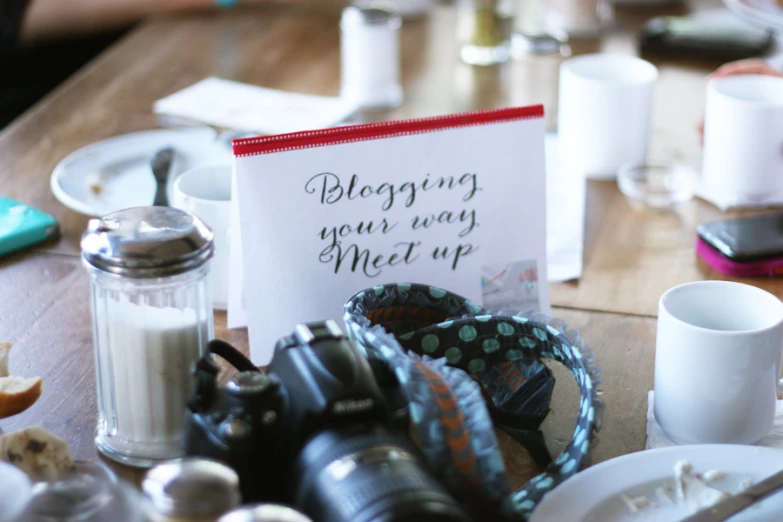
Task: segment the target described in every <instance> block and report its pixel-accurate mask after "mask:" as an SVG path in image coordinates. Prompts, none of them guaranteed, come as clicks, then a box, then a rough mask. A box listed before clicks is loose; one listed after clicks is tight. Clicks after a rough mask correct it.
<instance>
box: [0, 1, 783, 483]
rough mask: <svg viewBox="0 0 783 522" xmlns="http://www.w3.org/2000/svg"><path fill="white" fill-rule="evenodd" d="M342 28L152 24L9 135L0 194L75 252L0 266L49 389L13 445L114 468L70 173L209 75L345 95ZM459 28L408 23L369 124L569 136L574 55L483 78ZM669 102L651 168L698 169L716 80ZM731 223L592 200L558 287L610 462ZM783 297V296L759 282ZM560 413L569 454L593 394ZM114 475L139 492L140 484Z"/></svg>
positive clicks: (604, 47) (614, 199) (555, 415)
mask: <svg viewBox="0 0 783 522" xmlns="http://www.w3.org/2000/svg"><path fill="white" fill-rule="evenodd" d="M719 5H720V1H719V0H697V1H691V2H687V3H679V2H673V3H667V4H663V5H660V6H652V7H641V6H630V5H629V6H624V7H619V8H618V26H617V29H616V30H615V31H613V32H612V34H610V35H608V36H607V37H606V38H604V39H602V40H600V41H590V40H584V41H572V42H571V52H572V53H573V54H580V53H587V52H595V51H607V52H616V53H623V54H636V44H635V34H636V33H635V31H637V30H638V29H639V27H640V26H641V25H642V24H643V23H644V21H645V20H647V19H649V18H650V17H652V16H657V15H663V14H673V15H677V14H685V13H688V12H691V11H698V10H703V9H708V8H713V7H716V6H719ZM338 19H339V13H338V12H336V11H334V10H330V9H314V10H308V9H303V8H295V7H281V6H277V7H267V8H258V9H242V10H237V11H233V12H225V13H221V14H215V15H206V14H205V15H188V16H184V17H171V18H162V19H157V20H152V21H149V22H147V23H144V24H143V25H141V26H140V27H138V28H137V29H136V30H134V31H132V32H131V33H130V34H129V35H128V36H127V37H125V38H124V39H122V40H121V41H120V42H119V43H117V44H116V45H115V46H114V47H112V48H111V49H109V50H107V51H106V52H105V53H103V54H102V55H101V56H99V57H98V58H97V59H96V60H94V61H93V62H91V63H90V64H89V65H87V66H86V67H85V68H84V69H83V70H81V71H79V72H78V73H76V74H75V75H74V76H73V77H72V78H71V79H70V80H68V81H67V82H66V83H65V84H63V85H62V86H61V87H60V88H58V89H57V90H56V91H55V92H53V93H52V94H51V95H49V96H48V97H47V98H45V99H44V100H43V101H42V102H40V103H39V104H37V105H36V106H35V107H34V108H32V109H31V110H30V111H28V112H27V113H25V114H24V115H23V116H22V117H21V118H19V119H18V120H17V121H16V122H14V123H13V124H11V125H10V126H9V127H7V128H6V129H5V130H3V131H2V132H0V191H1V192H2V194H3V195H5V196H10V197H13V198H16V199H18V200H20V201H23V202H25V203H27V204H30V205H33V206H35V207H38V208H40V209H42V210H45V211H47V212H49V213H51V214H53V215H54V216H55V217H56V218H57V219H58V220H59V222H60V224H61V228H62V238H60V239H59V240H55V241H51V242H49V243H47V244H44V245H40V246H39V247H37V248H35V249H33V250H32V251H30V252H27V253H23V254H17V255H13V256H10V257H7V258H4V259H0V340H10V341H12V342H14V344H15V348H14V350H13V355H12V360H11V367H12V369H13V371H14V373H16V374H20V375H24V376H34V375H40V376H41V377H43V378H44V393H43V396H42V398H41V399H40V400H39V401H38V403H36V404H35V405H34V406H33V407H32V408H31V409H29V410H28V411H26V412H24V413H23V414H21V415H18V416H16V417H13V418H11V419H6V420H3V421H0V427H1V428H2V429H3V430H5V431H11V430H15V429H19V428H22V427H25V426H29V425H32V424H41V425H43V426H44V427H46V428H48V429H50V430H52V431H53V432H55V433H57V434H58V435H60V436H61V437H63V438H64V439H65V440H66V441H67V442H68V443H69V444H70V445H71V448H72V450H73V452H74V454H75V456H76V457H77V458H80V459H90V460H92V459H97V458H99V457H98V455H97V452H96V450H95V446H94V443H93V435H94V428H95V422H96V406H95V376H94V367H93V353H92V339H91V330H90V313H89V303H88V295H89V294H88V278H87V274H86V272H85V270H84V269H83V267H82V266H81V261H80V260H79V257H78V256H79V238H80V236H81V234H82V232H83V230H84V229H85V227H86V223H87V218H86V217H85V216H82V215H79V214H77V213H75V212H73V211H70V210H68V209H66V208H65V207H64V206H62V205H61V204H60V203H58V202H57V201H56V200H55V198H54V196H53V195H52V193H51V191H50V189H49V179H50V175H51V172H52V170H53V169H54V167H55V165H57V163H58V162H60V161H61V160H62V159H63V158H64V157H66V156H67V155H68V154H70V153H71V152H73V151H75V150H77V149H79V148H80V147H83V146H85V145H88V144H90V143H93V142H94V141H96V140H100V139H103V138H107V137H110V136H115V135H119V134H124V133H128V132H134V131H140V130H145V129H152V128H158V127H161V126H163V125H171V124H185V122H172V121H171V120H168V121H162V120H160V119H158V118H157V117H156V116H155V115H153V114H152V104H153V102H154V101H155V100H157V99H159V98H161V97H163V96H166V95H168V94H171V93H173V92H175V91H177V90H179V89H182V88H183V87H186V86H188V85H190V84H192V83H194V82H196V81H198V80H200V79H202V78H204V77H206V76H219V77H222V78H226V79H232V80H238V81H242V82H248V83H253V84H257V85H262V86H266V87H272V88H279V89H285V90H290V91H297V92H303V93H312V94H324V95H336V94H338V92H339V66H340V64H339V30H338ZM454 26H455V12H454V9H453V7H450V6H448V5H441V6H439V7H438V8H437V9H436V10H435V11H434V12H433V13H432V15H431V16H428V17H426V18H423V19H421V20H416V21H411V22H406V23H405V24H404V27H403V39H402V56H403V80H404V87H405V96H406V101H405V103H404V104H403V105H402V106H401V107H400V108H398V109H396V110H394V111H390V112H377V113H368V114H365V115H363V119H365V120H368V121H370V120H385V119H391V118H406V117H419V116H430V115H437V114H445V113H450V112H456V111H466V110H473V109H481V108H488V107H498V106H506V105H521V104H529V103H544V104H545V106H546V110H547V124H548V127H549V129H550V130H553V129H554V127H555V121H556V116H557V71H558V67H559V65H560V63H561V62H562V59H563V58H562V57H561V56H528V57H524V58H520V59H518V60H514V61H512V62H510V63H508V64H505V65H503V66H499V67H490V68H475V67H469V66H466V65H464V64H462V63H460V62H459V61H458V60H457V58H456V48H455V39H454ZM649 58H650V59H651V60H653V61H654V63H656V65H657V66H658V67H659V72H660V79H659V81H658V84H657V87H656V93H655V106H654V118H653V131H652V138H651V144H650V147H651V151H652V153H653V155H654V157H657V158H661V159H664V160H677V161H681V162H685V163H688V164H691V165H694V166H696V165H698V163H699V162H700V155H701V152H700V148H699V145H698V138H697V135H696V132H695V125H696V122H697V121H698V119H699V118H700V116H701V114H702V111H703V107H704V89H705V86H706V75H707V74H708V72H710V71H711V70H713V69H714V68H715V67H716V66H717V65H718V64H717V63H714V62H694V61H675V60H661V59H657V58H655V57H649ZM720 217H723V214H721V213H720V212H718V211H717V210H716V209H715V208H713V207H712V206H710V205H708V204H706V203H704V202H701V201H698V200H694V201H692V202H690V203H688V204H686V205H685V206H684V207H683V208H682V209H681V210H680V211H679V212H678V213H671V214H652V213H648V212H641V211H637V210H634V209H633V208H631V207H630V205H629V204H628V202H627V201H626V200H625V199H624V197H623V196H622V195H621V193H620V192H619V191H618V189H617V186H616V184H615V183H613V182H590V183H589V184H588V191H587V219H586V245H585V268H584V275H583V277H582V278H581V279H580V280H578V281H575V282H572V283H564V284H556V285H552V300H553V303H554V305H556V308H555V315H556V316H558V317H561V318H563V319H565V320H567V321H569V322H570V323H571V326H572V327H575V328H577V329H579V330H580V332H581V333H582V335H583V337H584V338H585V340H586V342H587V343H588V344H589V345H590V346H592V347H593V348H594V349H595V351H596V358H597V361H598V363H599V364H600V365H601V366H603V369H604V373H603V378H604V381H605V382H604V384H603V386H602V393H603V398H604V399H605V401H606V403H607V408H606V412H605V415H604V427H603V430H602V431H601V434H600V439H601V442H600V444H599V446H598V448H597V450H596V453H595V460H596V461H601V460H605V459H608V458H612V457H615V456H618V455H623V454H626V453H629V452H633V451H639V450H642V449H643V448H644V445H645V412H646V407H647V401H646V397H647V391H648V390H649V389H650V388H651V386H652V375H653V358H654V345H655V324H656V323H655V319H654V316H655V315H656V307H657V300H658V297H659V296H660V294H661V293H663V292H664V291H665V290H666V289H668V288H670V287H671V286H674V285H676V284H679V283H682V282H686V281H692V280H698V279H711V278H718V275H717V274H716V273H715V272H714V271H712V270H711V269H709V268H708V267H706V266H705V265H704V264H703V263H702V262H700V261H699V260H698V259H697V258H696V256H695V254H694V249H693V246H694V241H695V227H696V226H697V225H698V223H700V222H702V221H705V220H711V219H718V218H720ZM752 282H753V283H754V284H758V285H759V286H762V287H764V288H767V289H769V290H771V291H773V292H774V293H775V294H776V295H779V296H783V283H781V282H778V281H771V280H754V281H752ZM215 322H216V334H217V336H218V337H219V338H222V339H225V340H227V341H229V342H231V343H233V344H235V345H237V346H238V347H240V348H241V349H242V350H245V351H247V348H248V345H247V334H246V332H245V331H244V330H238V331H228V330H227V329H226V328H225V314H222V313H218V314H216V316H215ZM557 375H558V384H557V387H556V393H555V397H554V400H553V404H552V413H551V415H550V416H549V417H548V419H547V421H546V424H545V432H546V434H547V439H548V443H549V444H550V447H551V449H552V451H553V452H557V451H558V450H559V449H560V448H561V447H562V446H563V444H564V443H565V442H566V441H567V440H568V439H569V438H570V436H571V431H573V426H574V420H575V413H576V405H577V403H578V394H577V390H576V386H575V385H574V383H573V382H572V379H571V378H570V376H568V375H566V374H564V373H563V372H561V371H557ZM501 445H502V447H503V448H504V452H505V454H506V456H507V461H508V462H509V463H510V468H511V470H512V476H513V479H514V481H515V483H517V484H521V483H523V482H524V481H525V480H527V478H529V477H530V476H531V474H532V473H535V471H536V470H535V469H534V467H532V466H531V464H530V460H529V459H528V458H527V457H526V455H525V454H524V452H522V451H520V450H519V448H518V447H516V446H514V444H513V443H512V442H511V441H510V440H508V438H503V437H501ZM112 467H113V468H114V469H115V470H117V471H118V473H120V475H121V476H123V477H126V478H128V479H130V480H133V481H136V482H138V480H139V478H140V477H141V472H140V471H138V470H133V469H130V468H125V467H122V466H117V465H113V464H112Z"/></svg>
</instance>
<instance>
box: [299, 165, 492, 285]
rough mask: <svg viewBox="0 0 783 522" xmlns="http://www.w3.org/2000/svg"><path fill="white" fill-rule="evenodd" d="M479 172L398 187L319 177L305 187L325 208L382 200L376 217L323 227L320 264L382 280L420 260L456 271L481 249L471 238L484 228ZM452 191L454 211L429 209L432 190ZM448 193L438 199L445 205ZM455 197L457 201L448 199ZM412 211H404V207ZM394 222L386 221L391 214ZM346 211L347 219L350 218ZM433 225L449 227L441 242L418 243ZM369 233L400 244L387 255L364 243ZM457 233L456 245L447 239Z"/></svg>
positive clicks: (426, 178) (351, 178)
mask: <svg viewBox="0 0 783 522" xmlns="http://www.w3.org/2000/svg"><path fill="white" fill-rule="evenodd" d="M478 178H479V176H478V174H476V173H465V174H462V175H459V176H437V177H434V176H431V175H430V174H425V175H424V176H423V177H422V178H419V179H418V180H417V181H405V182H403V183H401V184H399V185H397V184H394V183H388V182H383V183H380V184H377V185H372V184H363V183H362V182H361V180H360V177H359V175H358V174H352V175H350V176H342V177H341V176H340V175H339V174H335V173H333V172H321V173H319V174H316V175H314V176H313V177H311V178H310V179H309V180H307V182H306V183H305V185H304V190H305V192H306V193H307V194H312V195H313V196H314V197H315V198H318V202H319V204H321V205H350V204H351V202H352V201H354V200H356V199H370V198H372V199H377V201H378V211H377V214H374V215H373V216H370V217H368V218H365V219H361V220H359V221H358V222H357V221H352V222H349V223H344V222H342V223H341V222H337V223H329V224H326V225H325V226H323V227H322V228H321V230H320V232H318V237H319V238H320V240H321V241H322V246H323V250H321V251H320V253H319V255H318V260H319V261H320V262H321V263H324V264H329V265H331V266H333V267H334V273H335V274H337V273H340V271H341V270H350V271H351V272H358V271H360V272H362V273H364V274H365V275H366V276H368V277H377V276H379V275H380V274H381V273H382V272H383V271H384V270H385V269H386V268H389V267H394V266H397V265H399V264H406V265H410V264H412V263H414V262H416V261H418V260H420V259H422V260H430V261H437V262H444V261H445V262H446V263H447V264H448V266H449V267H450V269H451V270H456V269H457V267H458V265H459V262H460V260H461V259H462V258H464V257H466V256H469V255H471V254H473V253H475V252H476V251H477V250H478V249H479V246H478V245H476V244H474V243H472V242H470V240H469V239H466V238H468V236H469V235H470V233H471V232H473V231H474V230H475V229H476V228H477V227H479V226H480V223H479V221H478V217H477V212H476V208H475V206H474V201H473V200H474V198H475V197H476V196H477V194H478V193H479V192H481V191H482V190H483V189H482V188H481V187H480V186H479V179H478ZM434 191H438V192H449V193H450V194H451V193H453V194H454V197H453V199H454V207H452V208H446V209H443V208H438V209H435V210H434V211H433V210H432V209H431V208H428V207H427V203H428V201H427V192H434ZM444 199H445V198H444V196H443V194H440V195H439V197H438V198H437V200H438V204H439V205H442V202H443V200H444ZM449 199H452V198H449ZM400 207H404V209H410V211H409V212H405V211H404V209H401V208H400ZM390 211H394V212H393V215H394V216H395V218H394V219H390V218H387V217H386V215H385V214H384V213H386V212H389V213H390V214H389V215H391V214H392V212H390ZM350 214H351V212H350V211H346V215H350ZM430 227H444V228H447V229H448V232H445V231H444V233H443V234H442V235H439V237H443V238H444V242H443V243H442V244H434V243H433V244H426V243H425V242H424V241H420V240H417V236H418V234H417V232H418V231H420V230H423V229H428V228H430ZM370 234H380V235H388V237H390V238H391V237H394V238H396V239H399V241H395V242H392V241H389V242H388V243H389V245H390V248H389V249H388V250H386V251H384V252H378V251H372V250H371V249H369V248H363V247H362V245H361V239H362V236H367V235H370ZM448 234H453V236H454V238H456V239H455V240H453V241H448V240H447V239H446V238H447V237H448Z"/></svg>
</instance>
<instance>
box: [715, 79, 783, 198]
mask: <svg viewBox="0 0 783 522" xmlns="http://www.w3.org/2000/svg"><path fill="white" fill-rule="evenodd" d="M706 104H707V105H706V109H705V114H704V162H703V165H702V180H703V183H704V186H705V189H707V190H708V191H709V192H711V193H719V194H726V195H727V196H728V197H731V198H733V199H736V200H737V201H736V202H737V203H749V202H753V201H755V200H758V199H763V198H765V197H768V196H771V195H774V194H776V193H778V192H780V191H781V189H783V78H778V77H775V76H766V75H740V76H727V77H724V78H718V79H715V80H713V81H711V82H710V83H709V85H708V87H707V101H706Z"/></svg>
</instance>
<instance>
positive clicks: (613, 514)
mask: <svg viewBox="0 0 783 522" xmlns="http://www.w3.org/2000/svg"><path fill="white" fill-rule="evenodd" d="M781 469H783V450H780V449H775V448H765V447H758V446H741V445H725V444H704V445H693V446H674V447H667V448H660V449H652V450H647V451H641V452H638V453H631V454H629V455H624V456H622V457H617V458H614V459H612V460H608V461H605V462H602V463H600V464H597V465H595V466H592V467H590V468H588V469H586V470H584V471H582V472H581V473H578V474H576V475H575V476H573V477H572V478H570V479H568V480H567V481H565V482H564V483H562V484H561V485H560V486H558V487H557V488H555V489H554V490H553V491H552V492H551V493H550V494H549V495H547V496H546V497H545V498H544V500H543V501H542V502H541V504H539V505H538V507H537V508H536V510H535V511H534V512H533V515H532V518H531V519H530V522H548V521H554V520H558V521H560V520H562V521H566V520H567V521H569V522H677V521H679V520H683V519H684V518H687V517H688V516H690V515H692V514H694V513H695V512H697V511H699V510H700V509H704V508H706V507H708V506H709V505H710V504H711V503H715V502H718V501H720V500H722V499H723V498H725V497H726V496H730V495H732V494H736V493H738V492H740V491H742V490H743V489H745V488H748V487H750V486H751V485H753V484H755V483H757V482H760V481H762V480H764V479H765V478H767V477H769V476H771V475H773V474H775V473H777V472H778V471H780V470H781ZM683 470H685V475H683ZM780 513H783V494H776V495H772V496H770V497H769V498H767V499H765V500H764V501H762V502H759V503H758V504H756V505H753V506H751V507H749V508H747V509H746V510H744V511H743V512H741V513H738V514H737V515H735V516H733V517H732V518H730V519H729V521H730V522H770V521H772V520H780Z"/></svg>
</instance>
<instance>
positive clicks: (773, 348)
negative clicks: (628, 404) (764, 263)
mask: <svg viewBox="0 0 783 522" xmlns="http://www.w3.org/2000/svg"><path fill="white" fill-rule="evenodd" d="M781 356H783V303H781V302H780V300H779V299H778V298H777V297H775V296H774V295H772V294H770V293H769V292H766V291H764V290H761V289H760V288H756V287H755V286H750V285H746V284H742V283H733V282H729V281H699V282H695V283H687V284H683V285H680V286H676V287H674V288H672V289H670V290H668V291H667V292H666V293H664V294H663V296H661V299H660V302H659V305H658V337H657V340H656V348H655V418H656V420H657V421H658V423H659V424H660V425H661V427H662V428H663V430H664V431H665V432H666V433H667V434H668V435H669V436H670V437H671V438H672V439H673V440H674V441H676V442H678V443H697V444H701V443H733V444H754V443H756V442H758V441H759V440H761V439H762V438H763V437H764V436H766V435H767V434H768V433H769V432H770V430H771V429H772V425H773V421H774V418H775V404H776V400H777V392H778V390H779V389H780V388H781V384H780V382H779V378H780V367H781Z"/></svg>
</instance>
